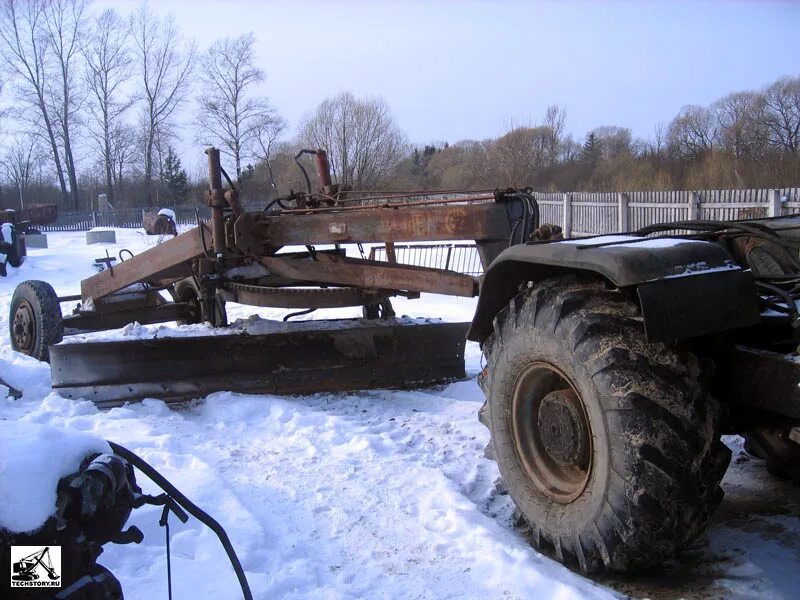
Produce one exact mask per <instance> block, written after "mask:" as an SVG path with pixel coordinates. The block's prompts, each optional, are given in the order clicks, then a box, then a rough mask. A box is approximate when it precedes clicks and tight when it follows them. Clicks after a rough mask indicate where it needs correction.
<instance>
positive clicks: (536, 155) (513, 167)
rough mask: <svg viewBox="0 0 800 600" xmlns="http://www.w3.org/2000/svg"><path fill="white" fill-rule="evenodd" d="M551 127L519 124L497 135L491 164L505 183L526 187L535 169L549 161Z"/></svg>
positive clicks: (501, 181) (501, 182)
mask: <svg viewBox="0 0 800 600" xmlns="http://www.w3.org/2000/svg"><path fill="white" fill-rule="evenodd" d="M551 143H552V129H550V128H549V127H545V126H541V127H517V128H515V129H512V130H511V131H509V132H508V133H506V134H505V135H503V136H502V137H500V138H498V139H497V140H496V141H495V142H494V144H493V147H492V150H491V152H490V153H489V160H490V164H491V165H492V166H493V168H494V170H495V174H496V175H495V176H496V177H497V178H498V182H499V183H500V184H502V185H512V186H517V187H523V186H526V185H529V184H531V183H532V179H533V175H534V173H535V172H536V171H538V170H539V169H541V168H542V167H545V166H546V165H547V164H549V160H550V151H551Z"/></svg>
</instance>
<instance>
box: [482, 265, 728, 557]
mask: <svg viewBox="0 0 800 600" xmlns="http://www.w3.org/2000/svg"><path fill="white" fill-rule="evenodd" d="M484 351H485V353H486V354H487V362H488V369H487V371H486V373H487V375H486V377H485V379H483V381H482V386H483V388H484V391H485V393H486V398H487V404H486V405H484V407H483V409H482V410H481V420H482V421H483V422H484V424H485V425H487V427H488V428H489V429H490V431H491V442H490V445H489V447H488V448H487V455H489V456H491V457H493V458H494V459H495V460H496V461H497V464H498V467H499V469H500V473H501V476H502V478H503V481H504V484H505V487H506V488H507V489H508V492H509V494H510V496H511V498H512V499H513V500H514V502H515V504H516V506H517V509H518V511H519V513H520V514H521V517H522V520H523V521H524V522H526V523H527V525H528V526H529V527H530V536H531V540H532V543H533V545H534V546H536V547H537V548H538V549H540V550H542V551H544V552H546V553H549V554H551V555H554V556H555V558H556V559H558V560H559V561H561V562H564V563H567V564H569V565H571V566H574V567H578V568H580V570H581V571H583V572H595V571H598V570H603V569H604V568H605V569H606V570H609V571H615V572H625V571H631V570H633V569H636V568H640V567H647V566H650V565H653V564H654V563H658V562H661V561H663V560H664V559H665V558H667V557H670V556H673V555H674V554H675V552H676V551H677V550H678V549H679V548H680V547H681V546H683V545H684V544H685V543H686V542H687V541H689V540H690V539H691V538H693V537H695V536H696V535H697V534H698V533H699V532H700V531H701V530H702V529H703V528H704V527H705V525H706V524H707V522H708V519H709V517H710V516H711V514H712V513H713V512H714V510H715V509H716V508H717V506H718V505H719V503H720V501H721V499H722V495H723V494H722V490H721V488H720V486H719V482H720V480H721V479H722V476H723V475H724V473H725V469H726V468H727V466H728V463H729V461H730V451H729V450H728V449H727V447H725V446H724V445H723V444H722V442H721V441H720V427H719V421H720V407H719V405H718V404H717V403H716V402H715V401H714V400H713V399H711V398H709V397H708V396H707V395H706V394H705V392H704V389H703V385H702V381H701V372H700V369H699V366H698V361H697V359H696V358H695V357H694V356H693V355H692V354H691V353H690V352H688V351H687V350H686V349H684V348H681V347H679V346H675V345H666V344H651V343H647V342H646V340H645V336H644V331H643V325H642V320H641V315H640V310H639V306H638V304H637V303H636V302H635V301H633V300H632V299H631V298H630V297H629V296H628V294H627V293H626V292H624V291H621V290H617V289H611V288H609V286H608V285H607V284H606V283H605V282H604V281H602V280H599V279H596V278H582V277H578V276H569V277H559V278H553V279H549V280H546V281H544V282H542V283H540V284H538V285H536V286H535V287H532V288H530V289H528V290H527V291H525V292H523V293H521V294H519V295H518V296H516V297H515V298H514V299H512V301H511V302H510V304H509V306H508V308H507V309H505V310H504V311H503V312H502V313H501V314H500V315H498V316H497V318H496V319H495V321H494V331H493V333H492V335H491V336H490V338H489V339H488V340H487V341H486V343H485V344H484Z"/></svg>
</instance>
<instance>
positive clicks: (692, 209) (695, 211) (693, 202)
mask: <svg viewBox="0 0 800 600" xmlns="http://www.w3.org/2000/svg"><path fill="white" fill-rule="evenodd" d="M699 218H700V194H698V193H697V192H689V220H690V221H696V220H697V219H699Z"/></svg>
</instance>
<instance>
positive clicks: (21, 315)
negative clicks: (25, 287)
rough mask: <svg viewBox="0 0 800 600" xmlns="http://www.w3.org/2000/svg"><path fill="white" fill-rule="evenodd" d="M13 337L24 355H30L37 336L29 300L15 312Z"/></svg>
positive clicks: (20, 304)
mask: <svg viewBox="0 0 800 600" xmlns="http://www.w3.org/2000/svg"><path fill="white" fill-rule="evenodd" d="M13 335H14V345H15V346H16V347H17V349H18V350H19V351H20V352H22V353H23V354H30V352H31V351H32V350H33V344H34V340H35V337H36V334H35V329H34V317H33V308H32V307H31V305H30V303H29V302H28V301H27V300H23V301H22V302H20V303H19V305H18V306H17V310H15V311H14V324H13Z"/></svg>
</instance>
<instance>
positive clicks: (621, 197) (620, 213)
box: [617, 194, 631, 233]
mask: <svg viewBox="0 0 800 600" xmlns="http://www.w3.org/2000/svg"><path fill="white" fill-rule="evenodd" d="M617 227H618V231H619V232H620V233H627V232H628V231H630V230H631V225H630V215H629V214H628V194H617Z"/></svg>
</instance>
